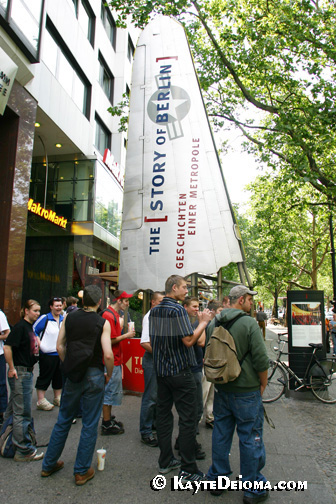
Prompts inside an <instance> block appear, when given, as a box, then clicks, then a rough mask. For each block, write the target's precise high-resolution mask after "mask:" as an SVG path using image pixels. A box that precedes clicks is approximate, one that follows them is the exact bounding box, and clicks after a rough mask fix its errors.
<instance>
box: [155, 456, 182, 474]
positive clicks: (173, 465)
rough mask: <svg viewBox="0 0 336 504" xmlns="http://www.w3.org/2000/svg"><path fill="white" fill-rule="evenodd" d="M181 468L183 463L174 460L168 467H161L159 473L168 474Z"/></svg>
mask: <svg viewBox="0 0 336 504" xmlns="http://www.w3.org/2000/svg"><path fill="white" fill-rule="evenodd" d="M180 467H181V461H180V460H177V459H176V458H172V459H171V461H170V462H169V464H168V465H167V467H159V473H161V474H167V473H169V472H170V471H174V470H175V469H179V468H180Z"/></svg>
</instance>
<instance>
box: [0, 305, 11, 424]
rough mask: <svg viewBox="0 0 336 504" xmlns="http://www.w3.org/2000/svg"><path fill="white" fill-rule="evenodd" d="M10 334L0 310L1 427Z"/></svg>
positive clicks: (4, 407) (5, 403)
mask: <svg viewBox="0 0 336 504" xmlns="http://www.w3.org/2000/svg"><path fill="white" fill-rule="evenodd" d="M9 333H10V329H9V325H8V322H7V318H6V315H5V314H4V312H3V311H2V310H0V426H1V424H2V423H3V415H4V413H5V411H6V408H7V401H8V396H7V383H6V359H5V356H4V350H3V344H4V340H5V339H6V338H7V336H8V334H9Z"/></svg>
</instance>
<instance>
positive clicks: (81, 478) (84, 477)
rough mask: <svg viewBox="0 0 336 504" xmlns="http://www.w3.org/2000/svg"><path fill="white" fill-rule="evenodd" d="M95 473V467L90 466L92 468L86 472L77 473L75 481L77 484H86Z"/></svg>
mask: <svg viewBox="0 0 336 504" xmlns="http://www.w3.org/2000/svg"><path fill="white" fill-rule="evenodd" d="M94 475H95V470H94V469H93V467H90V469H89V470H88V471H86V473H84V474H75V483H76V485H85V483H86V482H87V481H89V480H90V479H92V478H93V477H94Z"/></svg>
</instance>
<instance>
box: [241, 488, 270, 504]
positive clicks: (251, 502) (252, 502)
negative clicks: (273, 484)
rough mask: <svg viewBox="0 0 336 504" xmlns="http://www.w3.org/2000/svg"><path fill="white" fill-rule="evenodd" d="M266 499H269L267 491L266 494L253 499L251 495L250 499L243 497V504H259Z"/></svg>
mask: <svg viewBox="0 0 336 504" xmlns="http://www.w3.org/2000/svg"><path fill="white" fill-rule="evenodd" d="M268 497H269V491H268V490H266V492H265V493H263V494H262V495H256V496H255V497H252V494H251V497H250V496H247V495H244V497H243V503H244V504H258V503H259V502H265V500H267V499H268Z"/></svg>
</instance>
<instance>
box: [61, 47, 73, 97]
mask: <svg viewBox="0 0 336 504" xmlns="http://www.w3.org/2000/svg"><path fill="white" fill-rule="evenodd" d="M73 74H74V71H73V68H72V66H71V65H70V63H69V62H68V60H67V59H66V57H65V56H64V54H62V53H61V54H60V56H59V62H58V81H59V83H60V84H61V85H62V86H63V88H64V89H65V91H66V92H67V93H68V94H69V95H70V96H72V83H73V77H74V75H73Z"/></svg>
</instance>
